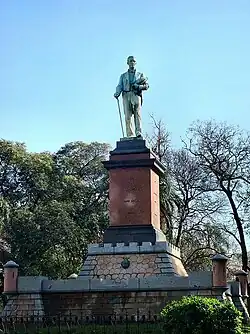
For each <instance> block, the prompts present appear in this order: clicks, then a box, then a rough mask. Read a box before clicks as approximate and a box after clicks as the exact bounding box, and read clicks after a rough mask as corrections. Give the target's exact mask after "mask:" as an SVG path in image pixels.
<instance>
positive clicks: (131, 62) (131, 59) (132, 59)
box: [127, 56, 136, 69]
mask: <svg viewBox="0 0 250 334" xmlns="http://www.w3.org/2000/svg"><path fill="white" fill-rule="evenodd" d="M127 64H128V66H129V68H131V69H133V68H135V65H136V60H135V57H134V56H129V57H128V59H127Z"/></svg>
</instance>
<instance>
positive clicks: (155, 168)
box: [2, 56, 246, 321]
mask: <svg viewBox="0 0 250 334" xmlns="http://www.w3.org/2000/svg"><path fill="white" fill-rule="evenodd" d="M127 63H128V65H129V70H128V72H126V73H124V74H122V75H121V77H120V80H119V84H118V86H117V88H116V93H115V97H116V98H117V99H118V97H119V96H120V94H122V98H123V106H124V114H125V121H126V137H125V138H121V139H120V140H119V141H118V142H117V144H116V148H115V149H114V150H112V151H111V152H110V157H109V160H108V161H104V162H103V164H104V167H105V168H106V169H107V170H108V171H109V216H110V226H109V228H108V229H107V230H106V231H105V233H104V237H103V243H102V244H91V245H89V246H88V252H87V256H86V258H85V261H84V263H83V265H82V269H81V271H80V273H79V275H75V274H73V275H71V276H70V277H69V278H68V279H64V280H52V279H49V278H47V277H39V276H38V277H29V276H28V277H27V276H26V277H22V276H19V274H18V267H19V266H18V264H16V263H14V262H13V261H10V262H8V263H7V264H6V265H5V266H4V273H5V275H4V293H5V295H6V296H7V305H6V306H5V308H4V311H3V313H2V319H3V321H4V320H7V321H8V320H9V319H12V317H28V319H31V317H32V319H34V316H35V317H36V319H38V320H39V321H40V320H41V321H42V319H44V317H45V316H47V315H49V316H52V317H59V316H63V317H64V318H65V319H66V318H67V317H69V318H70V319H72V316H73V317H74V318H75V319H79V318H80V320H81V321H85V319H86V321H89V319H97V318H98V317H101V318H104V319H109V321H111V320H112V321H114V319H118V318H117V317H119V319H124V318H125V319H129V320H133V319H134V320H135V319H137V320H140V319H144V320H150V319H151V318H150V314H151V316H152V315H157V314H159V312H160V311H161V309H162V308H163V307H164V306H165V305H166V303H167V302H169V301H171V300H174V299H178V298H180V297H181V296H185V295H193V294H195V295H202V296H215V297H217V298H219V299H223V298H229V299H230V293H231V292H232V293H234V295H233V296H234V298H235V302H234V303H235V304H236V302H237V303H239V302H240V305H241V306H240V307H241V308H244V304H243V303H242V300H241V292H240V290H239V289H240V283H239V282H233V283H232V284H231V287H230V286H228V285H227V280H226V279H227V277H226V261H227V258H226V257H225V256H221V255H220V256H218V255H217V256H215V257H214V258H213V259H212V261H213V270H212V271H204V272H193V273H189V274H188V273H187V272H186V270H185V268H184V266H183V264H182V261H181V254H180V249H178V248H176V247H175V246H173V245H172V244H171V243H169V242H168V241H167V240H166V237H165V235H164V233H163V232H162V231H161V228H160V200H159V198H160V197H159V179H160V177H161V176H162V175H163V173H165V167H164V166H163V165H162V163H161V162H160V161H159V160H158V159H157V156H156V155H155V154H154V153H153V152H152V151H151V150H150V148H149V147H147V145H146V142H145V140H144V139H143V138H142V133H141V114H140V113H141V105H142V92H143V91H144V90H147V89H148V87H149V85H148V82H147V78H145V77H144V75H143V74H142V73H139V72H137V71H136V69H135V64H136V61H135V58H134V57H132V56H130V57H128V59H127ZM133 117H134V123H135V131H134V130H133V126H132V125H133V124H132V119H133ZM242 277H243V276H242ZM244 284H245V280H244V277H243V278H242V279H241V285H242V287H243V288H244V286H245V285H244ZM243 288H242V290H244V293H245V294H246V289H243ZM226 291H227V295H226V294H225V292H226ZM29 317H30V318H29ZM134 320H133V321H134ZM77 321H78V320H77ZM115 321H116V320H115Z"/></svg>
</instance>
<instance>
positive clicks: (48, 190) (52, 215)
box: [0, 140, 109, 277]
mask: <svg viewBox="0 0 250 334" xmlns="http://www.w3.org/2000/svg"><path fill="white" fill-rule="evenodd" d="M108 149H109V146H108V145H107V144H100V143H91V144H84V143H82V142H76V143H69V144H66V145H65V146H64V147H62V148H61V149H60V150H59V151H58V152H56V153H55V154H50V153H48V152H45V153H29V152H27V150H26V147H25V146H24V145H23V144H20V143H13V142H10V141H4V140H2V141H0V182H1V183H0V203H1V205H0V222H1V223H2V235H3V236H4V239H5V240H6V241H7V242H8V244H9V245H10V247H11V255H12V258H13V259H15V260H16V261H17V262H18V263H19V264H20V268H21V269H22V271H23V273H24V274H30V275H48V276H50V277H67V275H69V274H71V273H72V272H73V271H76V270H78V269H79V267H80V265H81V263H82V260H83V257H84V255H85V252H86V247H87V244H88V243H91V242H99V241H100V239H101V237H102V233H103V230H104V229H105V228H106V226H107V224H108V215H107V197H108V183H107V180H108V178H107V173H106V171H105V170H104V168H103V166H102V163H101V161H102V160H104V159H105V158H106V156H107V154H108Z"/></svg>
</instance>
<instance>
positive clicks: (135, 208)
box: [103, 138, 166, 245]
mask: <svg viewBox="0 0 250 334" xmlns="http://www.w3.org/2000/svg"><path fill="white" fill-rule="evenodd" d="M103 164H104V167H105V168H106V169H107V170H108V171H109V216H110V227H109V228H108V229H107V230H106V231H105V233H104V243H112V244H114V243H125V244H127V245H128V244H129V242H139V243H140V244H141V243H142V242H151V243H153V244H155V242H157V241H166V238H165V235H164V234H163V232H162V231H161V229H160V196H159V176H160V175H161V174H163V173H164V171H165V167H164V166H163V165H162V164H161V163H160V161H159V160H158V159H157V157H156V156H155V155H154V154H153V153H152V152H151V150H150V149H149V148H148V147H147V146H146V144H145V140H143V139H136V138H134V139H129V140H128V139H127V140H121V141H119V142H117V146H116V148H115V149H114V150H113V151H111V152H110V158H109V160H108V161H105V162H104V163H103Z"/></svg>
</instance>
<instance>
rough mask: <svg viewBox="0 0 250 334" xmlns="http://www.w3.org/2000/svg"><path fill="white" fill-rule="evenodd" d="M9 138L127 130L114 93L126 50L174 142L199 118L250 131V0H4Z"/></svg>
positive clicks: (32, 146) (2, 75)
mask: <svg viewBox="0 0 250 334" xmlns="http://www.w3.org/2000/svg"><path fill="white" fill-rule="evenodd" d="M0 47H1V52H0V137H1V138H5V139H10V140H15V141H22V142H25V143H26V144H27V147H28V149H29V150H32V151H44V150H49V151H56V150H57V149H59V147H60V146H62V145H63V144H65V143H67V142H71V141H75V140H82V141H84V142H90V141H101V142H109V143H110V144H112V145H114V143H115V141H116V140H118V139H119V138H120V136H121V130H120V124H119V118H118V113H117V106H116V101H115V100H114V98H113V93H114V90H115V87H116V85H117V81H118V78H119V75H120V73H122V72H124V71H126V69H127V67H126V58H127V56H128V55H135V56H136V58H137V62H138V65H137V69H138V70H141V71H143V72H144V73H145V75H147V76H148V77H149V84H150V89H149V91H147V92H146V93H145V96H144V106H143V110H142V113H143V126H144V131H150V128H151V121H150V117H149V114H150V113H153V114H154V116H155V117H156V118H158V119H159V118H162V119H163V120H164V122H165V124H166V126H167V128H168V130H169V131H170V132H171V134H172V141H173V145H174V146H177V147H178V146H179V145H180V144H181V142H180V137H182V136H184V135H185V132H186V129H187V128H188V126H189V125H190V124H191V123H192V122H193V121H195V120H196V119H210V118H214V119H216V120H218V121H220V120H227V121H228V122H230V123H234V124H239V125H240V126H241V127H242V128H244V129H247V130H250V112H249V110H250V1H249V0H238V1H235V0H227V1H226V0H225V1H224V0H207V1H206V0H203V1H201V0H197V1H195V0H188V1H187V0H137V1H131V0H127V1H114V0H92V1H87V0H71V1H70V0H67V1H66V0H43V1H34V0H22V1H20V0H12V1H7V0H5V1H4V0H3V1H1V2H0Z"/></svg>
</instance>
